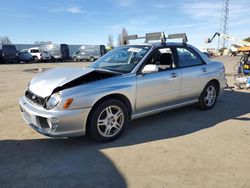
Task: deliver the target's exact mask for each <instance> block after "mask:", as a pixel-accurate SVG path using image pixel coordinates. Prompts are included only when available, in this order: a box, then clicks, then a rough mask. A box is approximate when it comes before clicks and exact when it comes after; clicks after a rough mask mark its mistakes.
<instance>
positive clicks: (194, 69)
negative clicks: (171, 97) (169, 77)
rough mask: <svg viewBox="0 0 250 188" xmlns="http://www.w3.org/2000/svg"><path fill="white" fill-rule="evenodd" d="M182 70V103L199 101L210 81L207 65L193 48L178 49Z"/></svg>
mask: <svg viewBox="0 0 250 188" xmlns="http://www.w3.org/2000/svg"><path fill="white" fill-rule="evenodd" d="M176 51H177V54H178V65H177V66H178V69H180V70H181V102H184V101H187V100H193V99H197V98H198V97H199V96H200V94H201V92H202V91H203V89H204V87H205V85H206V84H207V83H208V81H209V73H208V70H207V64H206V63H205V62H204V61H203V60H202V59H201V57H200V56H199V55H198V54H197V53H196V52H195V51H194V50H193V49H191V48H188V47H177V48H176Z"/></svg>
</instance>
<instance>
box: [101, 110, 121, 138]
mask: <svg viewBox="0 0 250 188" xmlns="http://www.w3.org/2000/svg"><path fill="white" fill-rule="evenodd" d="M123 123H124V112H123V111H122V109H121V108H120V107H118V106H108V107H107V108H105V109H104V110H103V111H102V112H101V113H100V115H99V117H98V120H97V128H98V131H99V133H100V134H101V135H102V136H104V137H112V136H115V135H116V134H117V133H119V131H120V130H121V128H122V126H123Z"/></svg>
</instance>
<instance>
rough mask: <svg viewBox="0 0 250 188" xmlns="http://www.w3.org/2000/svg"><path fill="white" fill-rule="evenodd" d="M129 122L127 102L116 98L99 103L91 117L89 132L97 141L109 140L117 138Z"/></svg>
mask: <svg viewBox="0 0 250 188" xmlns="http://www.w3.org/2000/svg"><path fill="white" fill-rule="evenodd" d="M127 122H128V110H127V107H126V105H125V104H123V103H122V102H121V101H119V100H116V99H111V100H108V101H104V102H102V103H100V104H99V105H97V107H96V108H95V109H94V110H93V111H92V113H91V115H90V118H89V122H88V123H89V125H88V133H89V135H90V136H91V137H92V138H94V139H95V140H97V141H100V142H108V141H111V140H114V139H115V138H117V137H118V136H119V135H120V134H121V133H122V131H123V129H124V127H125V126H126V125H127Z"/></svg>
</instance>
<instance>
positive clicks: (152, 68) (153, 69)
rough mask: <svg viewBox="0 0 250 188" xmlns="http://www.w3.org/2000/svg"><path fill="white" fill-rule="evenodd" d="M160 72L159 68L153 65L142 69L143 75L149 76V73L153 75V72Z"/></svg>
mask: <svg viewBox="0 0 250 188" xmlns="http://www.w3.org/2000/svg"><path fill="white" fill-rule="evenodd" d="M158 71H159V67H158V66H157V65H153V64H148V65H146V66H145V67H144V68H143V69H142V73H143V74H148V73H153V72H158Z"/></svg>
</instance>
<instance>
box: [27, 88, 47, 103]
mask: <svg viewBox="0 0 250 188" xmlns="http://www.w3.org/2000/svg"><path fill="white" fill-rule="evenodd" d="M25 97H26V98H27V99H29V100H30V101H31V102H33V103H35V104H36V105H38V106H45V104H46V100H45V99H44V98H42V97H39V96H37V95H35V94H34V93H32V92H31V91H29V90H27V91H26V92H25Z"/></svg>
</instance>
